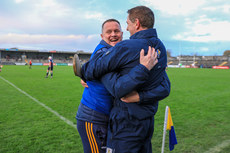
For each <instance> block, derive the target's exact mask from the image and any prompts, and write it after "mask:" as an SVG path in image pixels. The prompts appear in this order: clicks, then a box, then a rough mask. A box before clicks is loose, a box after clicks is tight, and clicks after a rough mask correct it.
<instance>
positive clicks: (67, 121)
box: [0, 76, 77, 129]
mask: <svg viewBox="0 0 230 153" xmlns="http://www.w3.org/2000/svg"><path fill="white" fill-rule="evenodd" d="M0 78H1V79H2V80H4V81H5V82H7V83H8V84H10V85H11V86H13V87H14V88H15V89H17V90H18V91H20V92H21V93H23V94H24V95H26V96H27V97H29V98H30V99H32V100H33V101H35V102H36V103H38V104H39V105H41V106H42V107H44V108H45V109H47V110H48V111H49V112H51V113H53V114H54V115H56V116H57V117H58V118H60V119H61V120H63V121H64V122H65V123H67V124H69V125H70V126H72V127H73V128H75V129H77V126H76V125H75V124H73V122H71V121H70V120H68V119H67V118H65V117H63V116H61V115H60V114H59V113H58V112H56V111H54V110H53V109H51V108H50V107H48V106H46V105H45V104H43V103H42V102H40V101H39V100H37V99H36V98H34V97H32V96H31V95H29V94H28V93H26V92H25V91H23V90H21V89H20V88H18V87H17V86H15V85H14V84H13V83H11V82H10V81H8V80H6V79H4V78H3V77H2V76H0Z"/></svg>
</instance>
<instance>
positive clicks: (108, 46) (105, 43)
mask: <svg viewBox="0 0 230 153" xmlns="http://www.w3.org/2000/svg"><path fill="white" fill-rule="evenodd" d="M100 44H101V45H104V46H105V47H106V48H111V47H112V46H111V45H109V44H107V42H105V41H104V40H101V41H100Z"/></svg>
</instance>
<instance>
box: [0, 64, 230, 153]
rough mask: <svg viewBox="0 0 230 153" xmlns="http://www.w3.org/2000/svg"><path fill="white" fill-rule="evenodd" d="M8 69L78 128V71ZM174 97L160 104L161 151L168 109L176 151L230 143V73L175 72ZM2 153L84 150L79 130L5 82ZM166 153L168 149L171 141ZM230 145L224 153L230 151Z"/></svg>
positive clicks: (0, 96) (156, 141) (1, 87)
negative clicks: (51, 73)
mask: <svg viewBox="0 0 230 153" xmlns="http://www.w3.org/2000/svg"><path fill="white" fill-rule="evenodd" d="M46 69H47V67H46V66H33V67H32V69H29V68H28V67H27V66H4V67H3V69H2V72H0V76H2V77H3V78H5V79H7V80H8V81H10V82H11V83H13V84H14V85H16V86H17V87H18V88H20V89H21V90H23V91H25V92H26V93H28V94H29V95H31V96H32V97H34V98H36V99H37V100H39V101H40V102H41V103H43V104H45V105H47V106H48V107H50V108H51V109H53V110H54V111H56V112H58V113H59V114H60V115H62V116H64V117H65V118H67V119H68V120H70V121H72V122H73V123H74V124H76V120H75V114H76V112H77V108H78V105H79V103H80V100H81V95H82V92H83V87H82V86H81V85H80V79H79V78H77V77H75V76H74V74H73V70H72V67H67V66H55V67H54V77H53V78H52V79H51V78H45V73H46ZM167 73H168V75H169V78H170V80H171V86H172V88H171V94H170V96H169V97H168V98H166V99H165V100H163V101H161V102H160V103H159V109H158V112H157V114H156V115H155V131H154V135H153V138H152V147H153V152H154V153H158V152H161V144H162V134H163V122H164V111H165V106H167V105H168V106H169V107H170V109H171V113H172V119H173V123H174V127H175V131H176V135H177V140H178V144H177V145H176V146H175V149H174V151H173V152H176V153H201V152H205V151H208V150H209V149H210V148H212V147H215V146H217V145H219V144H221V143H222V142H224V141H226V140H230V134H229V131H228V130H229V127H230V120H229V116H230V111H229V110H230V102H229V99H230V79H229V78H230V77H229V76H230V71H229V70H214V69H172V68H171V69H170V68H169V70H168V72H167ZM0 137H1V139H0V146H1V147H0V152H76V153H82V152H83V148H82V144H81V140H80V136H79V134H78V132H77V130H76V129H75V128H73V127H71V126H70V125H68V124H66V123H65V122H63V121H62V120H61V119H59V118H58V117H57V116H55V115H54V114H53V113H51V112H49V111H48V110H46V109H44V108H43V107H42V106H40V105H38V104H37V103H36V102H34V101H33V100H32V99H30V98H28V97H27V96H25V95H24V94H22V93H21V92H19V91H18V90H17V89H15V88H14V87H12V86H11V85H9V84H8V83H6V82H5V81H4V80H2V79H0ZM165 146H166V147H165V152H166V153H167V152H169V149H168V137H166V145H165ZM228 148H229V146H227V147H225V148H223V149H222V150H221V152H224V153H225V152H226V153H227V152H228Z"/></svg>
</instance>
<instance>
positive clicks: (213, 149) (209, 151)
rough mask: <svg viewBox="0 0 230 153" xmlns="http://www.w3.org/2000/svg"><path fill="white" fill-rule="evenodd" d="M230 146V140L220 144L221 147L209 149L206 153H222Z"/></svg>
mask: <svg viewBox="0 0 230 153" xmlns="http://www.w3.org/2000/svg"><path fill="white" fill-rule="evenodd" d="M229 145H230V139H229V140H225V141H223V142H222V143H221V144H219V145H217V146H215V147H213V148H211V149H209V150H208V151H206V152H205V153H217V152H221V150H222V149H224V148H226V147H227V146H229Z"/></svg>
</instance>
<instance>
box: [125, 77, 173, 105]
mask: <svg viewBox="0 0 230 153" xmlns="http://www.w3.org/2000/svg"><path fill="white" fill-rule="evenodd" d="M169 93H170V81H169V79H168V78H167V77H165V78H164V80H163V81H162V82H161V83H160V84H159V85H158V86H157V87H156V88H153V89H151V90H148V91H140V92H137V91H132V92H131V93H129V94H127V95H125V96H124V97H122V98H121V100H122V101H123V102H126V103H133V102H138V103H140V104H143V103H149V102H156V101H159V100H163V99H164V98H166V97H168V96H169Z"/></svg>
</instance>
